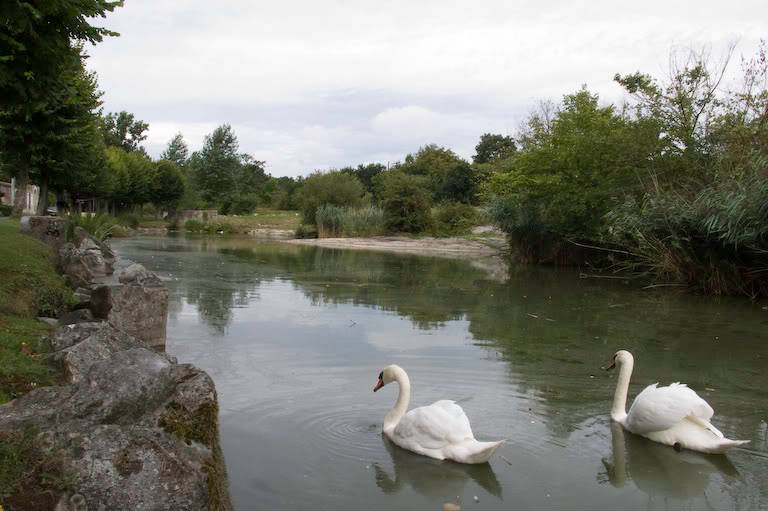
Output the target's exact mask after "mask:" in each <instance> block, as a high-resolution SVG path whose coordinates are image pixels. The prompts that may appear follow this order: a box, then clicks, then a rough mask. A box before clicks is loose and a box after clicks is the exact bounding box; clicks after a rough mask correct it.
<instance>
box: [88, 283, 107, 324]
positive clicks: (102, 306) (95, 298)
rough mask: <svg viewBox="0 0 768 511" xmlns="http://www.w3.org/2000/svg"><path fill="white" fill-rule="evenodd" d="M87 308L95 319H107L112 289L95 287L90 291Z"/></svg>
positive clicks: (104, 286)
mask: <svg viewBox="0 0 768 511" xmlns="http://www.w3.org/2000/svg"><path fill="white" fill-rule="evenodd" d="M88 308H89V309H90V310H91V313H93V317H94V318H97V319H107V318H109V312H110V311H111V310H112V287H111V286H106V285H103V286H97V287H94V288H93V289H92V290H91V295H90V301H89V304H88Z"/></svg>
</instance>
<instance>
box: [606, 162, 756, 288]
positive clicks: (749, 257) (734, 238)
mask: <svg viewBox="0 0 768 511" xmlns="http://www.w3.org/2000/svg"><path fill="white" fill-rule="evenodd" d="M764 163H765V162H763V164H764ZM764 168H765V167H764V166H763V167H758V168H757V169H756V170H757V171H755V172H752V173H749V174H747V175H743V176H740V177H737V178H734V179H724V180H722V181H717V182H714V183H711V184H708V185H704V186H702V185H700V186H699V187H698V189H694V190H690V189H688V190H680V189H670V190H662V191H657V192H654V193H649V194H647V195H646V196H645V197H644V198H642V199H641V200H639V201H638V200H634V199H631V198H630V199H627V200H626V201H625V202H624V203H623V204H622V205H621V206H618V207H616V208H614V210H612V211H611V212H610V213H609V214H608V215H607V219H608V221H609V223H610V229H609V237H610V240H611V241H614V242H616V243H619V244H620V245H622V246H626V247H627V248H628V250H629V251H630V252H631V255H632V256H633V259H632V260H631V261H630V262H628V263H627V265H628V266H629V268H631V269H632V270H640V271H642V272H645V273H647V274H650V275H652V276H653V277H654V278H655V279H656V280H657V281H660V282H675V283H681V284H686V285H690V286H695V287H697V288H699V289H700V290H702V291H704V292H706V293H710V294H746V295H748V296H752V297H756V296H768V175H766V174H765V173H764V171H763V170H761V169H764Z"/></svg>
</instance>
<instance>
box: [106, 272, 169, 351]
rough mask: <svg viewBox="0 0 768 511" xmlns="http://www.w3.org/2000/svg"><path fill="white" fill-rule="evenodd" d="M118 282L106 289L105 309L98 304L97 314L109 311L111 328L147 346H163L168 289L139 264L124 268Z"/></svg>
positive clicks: (108, 316)
mask: <svg viewBox="0 0 768 511" xmlns="http://www.w3.org/2000/svg"><path fill="white" fill-rule="evenodd" d="M118 280H119V281H120V285H119V286H112V287H110V288H109V299H108V306H107V305H105V304H100V305H99V309H100V310H99V313H103V310H104V309H105V308H107V307H108V308H109V312H108V315H107V319H108V321H109V323H110V324H111V325H112V326H114V327H115V328H117V329H119V330H122V331H123V332H126V333H128V334H130V335H133V336H134V337H136V338H138V339H141V340H142V341H144V342H145V343H147V344H148V345H149V346H155V347H159V346H164V345H165V336H166V325H167V319H168V289H167V288H166V287H165V286H164V285H163V284H162V282H161V281H160V279H159V278H158V277H157V275H155V274H154V273H152V272H150V271H148V270H147V269H146V268H144V267H143V266H142V265H140V264H132V265H130V266H128V267H127V268H125V269H124V270H123V271H122V272H121V273H120V274H119V275H118ZM102 292H104V293H106V292H105V291H102ZM91 300H93V295H92V296H91Z"/></svg>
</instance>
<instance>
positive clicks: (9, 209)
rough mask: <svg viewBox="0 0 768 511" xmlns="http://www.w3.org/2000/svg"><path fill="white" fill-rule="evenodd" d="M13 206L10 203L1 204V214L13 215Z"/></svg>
mask: <svg viewBox="0 0 768 511" xmlns="http://www.w3.org/2000/svg"><path fill="white" fill-rule="evenodd" d="M11 213H13V206H11V205H10V204H0V216H11Z"/></svg>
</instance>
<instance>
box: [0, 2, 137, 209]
mask: <svg viewBox="0 0 768 511" xmlns="http://www.w3.org/2000/svg"><path fill="white" fill-rule="evenodd" d="M120 5H122V2H121V1H108V0H58V1H56V2H30V1H22V0H15V1H6V2H2V4H0V19H2V20H3V21H2V23H1V24H0V153H2V155H3V160H4V161H5V163H9V164H11V165H12V168H13V172H14V174H15V176H16V177H17V178H18V182H19V186H20V188H21V189H24V188H26V186H27V183H28V181H29V173H30V171H31V169H32V166H33V165H34V160H35V159H36V158H37V157H38V156H39V155H38V151H39V149H40V147H41V144H40V143H39V142H38V141H39V139H40V137H41V135H42V134H45V133H46V127H45V126H44V124H45V123H46V121H45V117H46V116H47V115H50V112H51V110H54V109H55V108H52V106H51V103H52V102H53V103H54V104H55V101H56V98H55V97H53V96H52V95H51V91H55V90H59V91H60V90H61V89H62V88H63V82H65V81H66V80H67V73H65V72H63V70H64V69H66V68H68V66H71V65H72V63H73V61H75V60H79V58H80V51H79V50H78V49H77V48H76V44H77V43H78V42H90V43H92V44H95V43H97V42H100V41H101V40H102V39H103V37H104V36H110V35H117V34H116V33H114V32H111V31H109V30H107V29H104V28H101V27H95V26H93V25H92V24H91V23H92V20H93V19H94V18H96V17H104V16H105V15H106V13H107V12H111V11H113V10H114V9H115V8H116V7H118V6H120ZM23 195H24V194H19V195H18V200H17V203H16V204H15V206H14V214H16V215H20V214H21V210H22V208H23Z"/></svg>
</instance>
